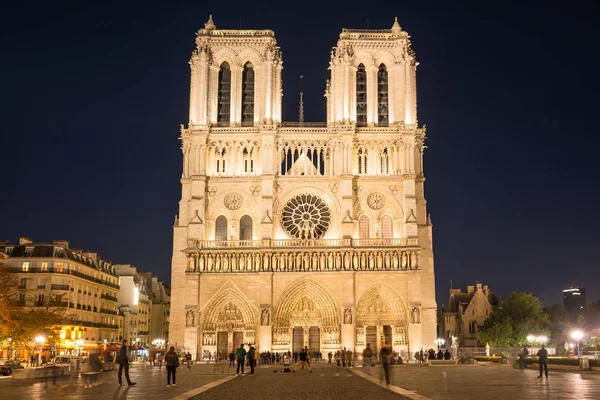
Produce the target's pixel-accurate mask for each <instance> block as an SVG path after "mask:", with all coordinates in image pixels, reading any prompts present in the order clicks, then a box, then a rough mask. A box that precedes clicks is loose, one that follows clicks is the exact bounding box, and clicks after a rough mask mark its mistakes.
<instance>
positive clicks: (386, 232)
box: [381, 215, 394, 239]
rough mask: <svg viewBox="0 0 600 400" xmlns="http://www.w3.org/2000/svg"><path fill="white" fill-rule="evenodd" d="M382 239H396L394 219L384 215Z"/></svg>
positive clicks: (382, 219)
mask: <svg viewBox="0 0 600 400" xmlns="http://www.w3.org/2000/svg"><path fill="white" fill-rule="evenodd" d="M381 237H382V238H383V239H391V238H393V237H394V224H393V223H392V217H390V216H389V215H384V216H383V218H381Z"/></svg>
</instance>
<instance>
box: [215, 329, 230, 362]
mask: <svg viewBox="0 0 600 400" xmlns="http://www.w3.org/2000/svg"><path fill="white" fill-rule="evenodd" d="M228 347H229V334H228V333H227V332H219V333H218V334H217V351H218V352H219V354H220V355H221V360H225V359H227V356H228V355H229V349H228Z"/></svg>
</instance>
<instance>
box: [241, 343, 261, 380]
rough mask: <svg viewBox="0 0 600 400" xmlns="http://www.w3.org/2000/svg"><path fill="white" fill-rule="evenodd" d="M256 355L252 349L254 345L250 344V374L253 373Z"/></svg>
mask: <svg viewBox="0 0 600 400" xmlns="http://www.w3.org/2000/svg"><path fill="white" fill-rule="evenodd" d="M256 356H258V352H257V351H256V350H255V349H254V346H250V350H249V351H248V366H249V367H250V375H254V367H255V366H256V358H255V357H256ZM242 373H243V372H242Z"/></svg>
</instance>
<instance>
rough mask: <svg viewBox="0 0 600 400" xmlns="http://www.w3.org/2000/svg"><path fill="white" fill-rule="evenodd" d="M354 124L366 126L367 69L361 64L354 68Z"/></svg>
mask: <svg viewBox="0 0 600 400" xmlns="http://www.w3.org/2000/svg"><path fill="white" fill-rule="evenodd" d="M356 126H367V70H366V69H365V66H364V65H363V64H360V65H359V66H358V68H357V69H356Z"/></svg>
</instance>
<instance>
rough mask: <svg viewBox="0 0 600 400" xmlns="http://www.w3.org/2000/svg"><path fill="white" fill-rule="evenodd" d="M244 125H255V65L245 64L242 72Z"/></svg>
mask: <svg viewBox="0 0 600 400" xmlns="http://www.w3.org/2000/svg"><path fill="white" fill-rule="evenodd" d="M242 125H243V126H252V125H254V66H253V65H252V63H251V62H247V63H246V65H244V71H243V73H242Z"/></svg>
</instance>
